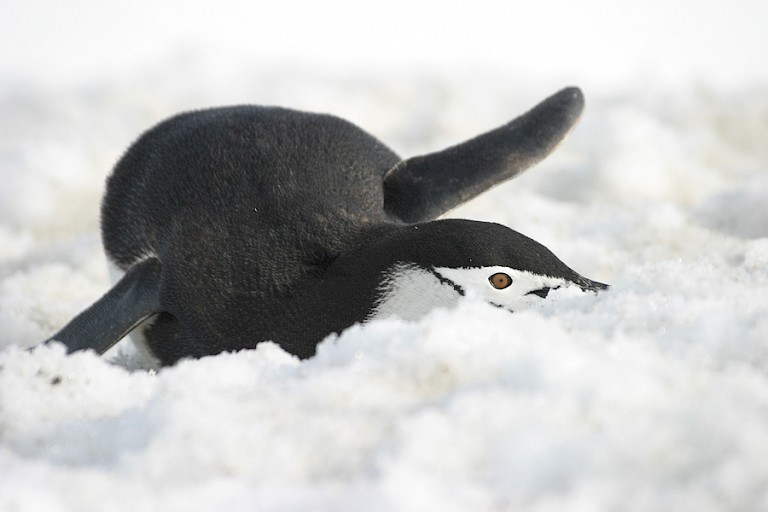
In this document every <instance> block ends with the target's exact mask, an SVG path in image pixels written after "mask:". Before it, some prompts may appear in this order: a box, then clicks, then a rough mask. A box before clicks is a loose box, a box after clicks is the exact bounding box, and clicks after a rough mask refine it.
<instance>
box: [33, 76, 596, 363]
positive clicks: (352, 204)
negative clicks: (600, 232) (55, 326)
mask: <svg viewBox="0 0 768 512" xmlns="http://www.w3.org/2000/svg"><path fill="white" fill-rule="evenodd" d="M583 104H584V100H583V95H582V93H581V91H580V90H579V89H578V88H575V87H570V88H566V89H563V90H561V91H560V92H558V93H556V94H554V95H552V96H550V97H549V98H547V99H545V100H544V101H542V102H541V103H540V104H538V105H537V106H535V107H534V108H533V109H532V110H530V111H529V112H527V113H525V114H523V115H522V116H520V117H518V118H516V119H514V120H513V121H511V122H509V123H507V124H505V125H503V126H501V127H498V128H496V129H494V130H491V131H489V132H487V133H484V134H482V135H479V136H477V137H475V138H473V139H471V140H469V141H466V142H463V143H460V144H458V145H455V146H453V147H450V148H447V149H444V150H442V151H438V152H435V153H431V154H427V155H422V156H416V157H412V158H408V159H405V160H403V159H401V158H400V157H399V156H398V155H397V154H396V153H395V152H393V151H392V150H391V149H389V148H388V147H387V146H386V145H384V144H383V143H382V142H380V141H379V140H378V139H376V138H375V137H373V136H372V135H370V134H368V133H367V132H365V131H364V130H362V129H361V128H359V127H357V126H355V125H354V124H352V123H350V122H348V121H346V120H343V119H341V118H339V117H336V116H332V115H328V114H316V113H307V112H300V111H296V110H291V109H286V108H281V107H265V106H253V105H241V106H232V107H219V108H210V109H206V110H198V111H192V112H186V113H182V114H179V115H176V116H174V117H171V118H170V119H167V120H165V121H162V122H161V123H159V124H158V125H156V126H155V127H153V128H151V129H149V130H148V131H146V132H145V133H144V134H142V135H141V136H140V137H139V138H138V140H136V142H134V143H133V144H132V145H131V146H130V147H129V148H128V150H127V151H126V152H125V154H124V155H123V156H122V158H121V159H120V160H119V161H118V162H117V164H116V165H115V167H114V169H113V171H112V173H111V175H110V176H109V177H108V179H107V183H106V192H105V194H104V198H103V201H102V206H101V235H102V241H103V245H104V249H105V252H106V255H107V258H108V261H109V263H110V265H111V266H112V267H113V268H114V269H115V271H116V275H117V276H118V278H117V280H116V283H115V284H114V286H113V287H112V288H111V289H110V290H109V291H107V293H106V294H105V295H104V296H103V297H102V298H100V299H99V300H97V301H96V302H95V303H94V304H93V305H91V306H90V307H89V308H87V309H86V310H85V311H83V312H82V313H80V314H79V315H78V316H76V317H75V318H74V319H73V320H71V321H70V322H69V323H68V324H67V325H65V326H64V327H63V328H62V329H61V330H60V331H58V332H57V333H56V334H54V335H53V336H52V337H51V338H49V339H48V340H46V341H45V342H44V343H50V342H53V341H58V342H61V343H63V344H64V345H65V346H66V349H67V351H68V352H73V351H77V350H86V349H92V350H94V351H96V352H97V353H99V354H103V353H104V352H106V351H107V350H108V349H109V348H110V347H112V346H113V345H114V344H115V343H117V342H118V341H120V340H121V339H122V338H123V337H125V336H126V335H127V334H129V333H130V334H131V339H132V340H133V342H134V343H135V344H136V346H137V348H138V349H139V352H140V353H141V354H143V355H144V357H145V359H146V360H147V362H149V364H150V366H157V367H159V366H168V365H173V364H175V363H176V362H177V361H179V360H181V359H184V358H195V357H202V356H206V355H213V354H217V353H220V352H224V351H236V350H241V349H247V348H253V347H255V346H256V345H257V344H258V343H260V342H262V341H265V340H270V341H273V342H276V343H277V344H279V345H280V346H281V347H282V348H283V349H284V350H286V351H287V352H289V353H291V354H294V355H296V356H298V357H299V358H302V359H303V358H308V357H311V356H313V355H314V354H315V349H316V346H317V344H318V343H319V342H320V341H322V340H323V339H324V338H325V337H326V336H328V335H329V334H332V333H340V332H341V331H343V330H344V329H346V328H347V327H349V326H351V325H353V324H356V323H364V322H367V321H371V320H373V319H376V318H384V317H387V316H393V315H396V316H400V317H403V318H406V319H416V318H419V317H420V316H423V315H424V314H426V313H427V312H428V311H429V310H431V309H432V308H434V307H437V306H446V307H448V306H451V305H452V304H455V303H456V302H457V301H458V300H460V299H461V297H463V296H467V295H471V296H475V297H479V298H481V299H482V300H485V301H487V302H488V303H490V304H493V305H494V306H497V307H502V308H505V309H508V310H509V311H513V312H514V311H517V310H519V309H521V308H524V307H527V306H530V305H531V304H534V303H537V302H540V301H542V300H545V299H546V297H547V294H548V293H549V291H550V290H552V289H555V288H559V287H563V286H576V287H578V288H580V289H582V290H584V291H593V292H594V291H598V290H602V289H605V288H606V287H607V285H605V284H603V283H599V282H597V281H592V280H590V279H587V278H585V277H583V276H581V275H579V274H578V273H576V272H575V271H574V270H572V269H571V268H569V267H568V266H567V265H565V263H563V262H562V261H560V260H559V259H558V258H557V257H556V256H555V255H554V254H553V253H552V252H551V251H550V250H549V249H547V248H546V247H544V246H543V245H541V244H539V243H538V242H536V241H535V240H533V239H531V238H528V237H526V236H525V235H522V234H520V233H518V232H516V231H514V230H512V229H510V228H508V227H505V226H502V225H499V224H494V223H488V222H479V221H472V220H463V219H437V218H438V217H439V216H441V215H443V214H444V213H446V212H447V211H449V210H451V209H452V208H454V207H456V206H458V205H460V204H462V203H464V202H466V201H468V200H469V199H471V198H473V197H475V196H477V195H478V194H480V193H481V192H483V191H485V190H487V189H489V188H490V187H492V186H495V185H497V184H499V183H501V182H503V181H506V180H508V179H510V178H512V177H514V176H516V175H518V174H519V173H520V172H522V171H524V170H525V169H527V168H529V167H531V166H532V165H533V164H535V163H536V162H538V161H540V160H541V159H542V158H544V157H545V156H546V155H548V154H549V153H550V152H551V151H552V150H554V148H555V147H556V146H557V144H559V143H560V141H561V140H562V139H563V138H564V137H565V136H566V134H567V133H568V132H569V130H570V129H571V127H572V126H573V125H574V123H575V122H576V121H577V120H578V118H579V116H580V114H581V111H582V109H583ZM436 219H437V220H436Z"/></svg>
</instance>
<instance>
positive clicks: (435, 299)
mask: <svg viewBox="0 0 768 512" xmlns="http://www.w3.org/2000/svg"><path fill="white" fill-rule="evenodd" d="M507 276H508V278H507ZM493 282H495V283H496V286H494V284H493ZM571 285H573V283H571V282H570V281H568V280H566V279H560V278H555V277H548V276H543V275H540V274H534V273H532V272H525V271H522V270H515V269H513V268H509V267H502V266H494V267H480V268H445V267H439V268H435V269H434V270H433V271H430V270H427V269H425V268H422V267H419V266H417V265H413V264H400V265H396V266H395V267H394V268H393V269H392V271H391V272H389V274H388V275H387V276H386V278H385V279H384V282H383V283H382V284H381V286H380V287H379V292H380V299H379V301H378V303H377V304H376V307H374V309H373V311H372V312H371V314H370V315H369V316H368V318H366V321H369V320H373V319H377V318H386V317H388V316H397V317H400V318H402V319H404V320H418V319H419V318H421V317H423V316H424V315H426V314H427V313H429V312H430V311H431V310H432V309H434V308H438V307H445V308H447V307H451V306H454V305H455V304H456V303H457V302H458V301H459V299H461V297H462V293H463V294H464V295H466V296H467V297H474V298H476V299H479V300H483V301H485V302H488V303H490V304H493V305H494V306H498V307H503V308H505V309H508V310H510V311H519V310H521V309H525V308H528V307H530V306H532V305H536V304H540V303H541V302H542V301H543V300H544V297H545V296H546V295H547V293H548V292H549V290H551V289H555V288H561V287H565V286H571ZM498 286H503V288H501V289H499V288H497V287H498ZM532 292H537V293H532Z"/></svg>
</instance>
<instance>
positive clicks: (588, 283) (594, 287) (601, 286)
mask: <svg viewBox="0 0 768 512" xmlns="http://www.w3.org/2000/svg"><path fill="white" fill-rule="evenodd" d="M574 282H575V283H576V284H577V285H579V287H580V288H581V289H582V290H584V291H585V292H599V291H600V290H607V289H608V288H610V286H608V285H607V284H605V283H599V282H597V281H592V280H591V279H587V278H586V277H582V276H579V279H577V280H576V281H574Z"/></svg>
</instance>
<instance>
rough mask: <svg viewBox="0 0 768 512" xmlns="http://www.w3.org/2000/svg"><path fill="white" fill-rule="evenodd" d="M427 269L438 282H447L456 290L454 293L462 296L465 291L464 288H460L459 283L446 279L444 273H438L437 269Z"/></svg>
mask: <svg viewBox="0 0 768 512" xmlns="http://www.w3.org/2000/svg"><path fill="white" fill-rule="evenodd" d="M429 271H430V272H431V273H432V275H433V276H435V277H436V278H437V280H438V281H440V284H447V285H448V286H450V287H452V288H453V289H454V290H456V293H458V294H459V295H461V296H462V297H464V296H465V295H466V294H467V293H466V292H465V291H464V288H462V287H461V286H460V285H458V284H456V283H455V282H453V281H452V280H450V279H448V278H447V277H445V276H444V275H442V274H440V272H438V271H437V270H435V269H434V268H430V269H429Z"/></svg>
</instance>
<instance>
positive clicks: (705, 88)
mask: <svg viewBox="0 0 768 512" xmlns="http://www.w3.org/2000/svg"><path fill="white" fill-rule="evenodd" d="M238 58H239V57H237V56H231V57H228V58H227V59H222V58H221V56H215V55H213V56H212V55H210V54H208V55H201V54H197V53H195V54H194V58H192V57H190V55H188V54H170V55H169V56H167V57H166V60H163V58H162V57H158V58H157V60H156V61H155V62H154V63H153V64H152V65H147V66H145V67H141V66H139V67H138V70H137V71H136V72H132V73H130V76H127V77H126V76H120V77H119V78H114V77H111V75H110V74H109V73H108V72H106V71H105V72H104V73H103V74H102V75H98V73H97V76H98V79H97V80H89V81H87V83H79V84H70V85H66V86H54V85H51V84H50V83H47V82H46V81H45V80H34V79H31V78H24V79H19V80H16V79H9V77H8V76H4V75H3V74H2V70H0V85H1V87H0V178H1V182H0V510H2V511H6V510H8V511H16V510H18V511H39V510H51V511H58V510H62V511H64V510H66V511H69V510H71V511H91V510H93V511H97V510H99V511H100V510H115V511H118V510H126V511H127V510H130V511H145V510H146V511H155V510H165V511H218V510H227V511H238V510H243V511H244V510H268V511H273V510H274V511H285V510H296V511H298V510H323V511H326V510H327V511H346V510H349V511H357V510H373V511H400V510H419V511H421V510H441V511H453V510H457V511H463V510H515V511H522V510H525V511H544V510H553V511H591V510H606V511H609V510H628V511H634V510H636V511H659V510H697V511H723V510H741V511H751V510H755V511H757V510H766V509H768V428H766V426H767V425H768V144H766V141H767V140H768V86H766V85H759V83H763V84H768V81H764V82H759V81H753V80H744V81H743V83H739V81H738V80H734V79H733V77H731V80H730V81H729V82H730V83H728V84H727V85H726V84H723V83H719V82H718V81H716V80H715V81H709V82H707V81H706V80H705V81H703V82H699V81H697V80H694V79H690V80H688V81H685V80H683V81H682V82H679V81H678V82H676V84H675V86H674V87H667V86H663V87H662V86H659V87H653V85H652V84H651V86H649V87H646V85H648V84H635V85H626V84H624V85H620V86H616V85H610V84H608V85H606V84H605V83H604V84H603V85H604V86H603V87H595V88H593V89H590V88H589V87H587V85H588V84H587V85H584V84H581V83H576V84H573V85H584V87H585V91H584V92H585V94H586V96H587V106H586V110H585V115H584V118H583V119H582V122H581V123H580V124H579V125H578V126H577V128H576V129H575V131H574V132H573V133H572V135H571V137H570V138H569V139H567V140H566V141H565V143H564V144H563V145H562V146H561V147H560V148H559V149H558V150H557V151H556V153H555V154H553V155H552V157H551V158H549V159H548V160H547V161H545V162H544V163H542V164H541V165H539V166H537V167H536V168H534V169H532V170H531V171H529V172H528V173H527V174H525V175H524V176H522V177H520V178H518V179H516V180H514V181H512V182H509V183H507V184H505V185H503V186H501V187H499V188H497V189H495V190H493V191H492V192H490V193H487V194H485V195H484V196H482V197H481V198H479V199H478V200H476V201H475V202H473V203H471V204H468V205H466V206H464V207H462V208H461V209H460V210H457V211H455V212H452V216H457V217H467V218H474V219H482V220H493V221H496V222H501V223H504V224H507V225H509V226H510V227H513V228H514V229H517V230H519V231H521V232H523V233H525V234H527V235H529V236H531V237H533V238H535V239H537V240H539V241H540V242H542V243H544V244H545V245H547V246H548V247H550V248H551V249H552V250H553V251H554V252H555V254H557V255H558V256H559V257H560V258H561V259H562V260H563V261H565V262H566V263H568V264H569V265H570V266H572V267H573V268H574V269H576V270H577V271H579V272H580V273H582V274H583V275H585V276H588V277H590V278H593V279H596V280H600V281H603V282H608V283H610V284H612V289H611V290H610V291H609V292H606V293H602V294H600V295H598V296H593V295H583V296H570V295H569V296H567V295H557V294H554V296H553V297H550V300H547V301H546V302H545V304H544V306H543V307H542V308H540V309H537V310H529V311H526V312H523V313H518V314H515V315H510V314H507V313H505V312H503V311H499V310H497V309H495V308H493V307H491V306H487V305H484V304H479V303H472V302H466V303H463V304H462V305H461V306H460V307H459V308H458V309H457V310H454V311H441V310H438V311H435V312H433V313H432V314H431V315H430V316H428V317H427V318H425V319H424V320H423V321H421V322H418V323H404V322H399V321H395V320H389V321H381V322H374V323H372V324H369V325H366V326H364V327H359V326H358V327H353V328H351V329H349V330H348V331H347V332H345V333H343V334H342V335H341V336H339V337H334V338H332V339H328V340H326V341H325V342H323V344H322V345H321V346H320V348H319V353H318V355H317V356H316V357H315V358H313V359H311V360H308V361H305V362H299V361H297V360H295V359H294V358H292V357H290V356H289V355H287V354H286V353H284V352H283V351H281V349H280V348H279V347H277V346H275V345H272V344H268V343H265V344H262V346H261V347H260V348H259V349H257V350H255V351H248V352H242V353H237V354H224V355H220V356H217V357H210V358H205V359H201V360H196V361H184V362H182V363H180V364H178V365H177V366H175V367H173V368H169V369H165V370H163V371H160V372H159V373H157V374H148V373H146V372H141V371H133V372H132V371H129V370H128V369H126V368H125V367H124V366H125V365H126V364H128V363H129V362H128V361H126V360H125V359H119V360H118V364H111V363H110V362H108V361H107V360H104V359H99V358H97V357H95V356H94V355H93V354H90V353H80V354H75V355H72V356H69V357H67V356H64V355H63V352H62V350H61V348H60V347H56V346H54V347H48V348H42V349H38V350H36V351H35V352H33V353H29V352H25V351H23V350H21V349H20V347H27V346H30V345H32V344H34V343H35V342H37V341H39V340H41V339H44V338H45V337H46V336H48V335H50V334H51V333H52V332H54V331H55V330H56V329H58V328H59V327H61V325H63V324H64V323H65V322H66V321H67V320H68V319H69V318H71V317H72V316H73V315H74V314H75V313H77V312H78V311H80V310H81V309H82V308H83V307H85V306H87V305H88V304H89V303H90V302H91V301H93V300H94V299H95V298H97V297H99V296H100V295H101V294H102V293H103V292H104V291H105V290H106V289H107V288H108V286H109V279H108V276H107V270H106V265H105V261H104V257H103V255H102V253H101V247H100V241H99V236H98V208H99V201H100V197H101V193H102V187H103V180H104V178H105V176H106V174H107V172H108V171H109V168H110V166H111V165H112V164H113V163H114V161H115V160H116V159H117V158H118V157H119V156H120V154H121V152H122V151H123V150H124V149H125V147H126V146H127V145H128V144H129V143H130V142H131V141H132V140H133V139H134V138H135V137H136V136H137V135H138V134H139V133H140V132H141V131H142V130H144V129H146V128H147V127H149V126H151V125H152V124H153V123H155V122H157V121H159V120H161V119H162V118H164V117H166V116H168V115H171V114H173V113H175V112H177V111H179V110H184V109H189V108H197V107H201V106H210V105H217V104H232V103H242V102H249V103H266V104H279V105H285V106H290V107H293V108H300V109H309V110H315V111H327V112H332V113H335V114H338V115H341V116H343V117H346V118H348V119H350V120H352V121H353V122H355V123H357V124H358V125H360V126H362V127H364V128H365V129H367V130H369V131H370V132H372V133H373V134H375V135H376V136H378V137H379V138H380V139H382V140H383V141H385V142H386V143H388V144H390V145H391V146H392V147H393V148H394V149H395V150H396V151H398V152H399V153H400V154H401V155H403V156H409V155H413V154H417V153H420V152H426V151H431V150H434V149H438V148H441V147H445V146H447V145H449V144H452V143H455V142H459V141H461V140H464V139H466V138H468V137H470V136H472V135H474V134H477V133H479V132H481V131H483V130H486V129H489V128H491V127H494V126H496V125H499V124H501V123H503V122H506V121H507V120H509V119H511V118H512V117H514V116H516V115H518V114H520V113H522V112H523V111H525V110H526V109H527V108H529V107H531V106H532V105H533V104H535V103H536V102H538V101H539V100H541V99H543V98H544V97H546V96H548V95H549V94H551V93H552V92H554V91H555V90H557V89H558V88H559V87H561V86H565V85H572V84H570V83H565V82H557V81H553V80H552V79H551V77H545V78H537V79H534V78H530V77H526V74H525V73H521V74H515V73H509V72H505V73H499V74H494V72H493V70H487V71H486V72H477V71H475V72H471V73H470V72H462V71H461V69H458V70H452V71H446V70H444V69H443V70H434V71H431V70H429V69H421V70H419V71H414V70H410V71H405V70H404V71H402V72H400V73H394V74H393V73H385V72H383V71H381V72H377V71H375V70H372V69H367V70H366V71H354V70H346V71H340V70H338V69H337V70H333V71H327V72H323V71H321V70H319V69H317V68H311V67H307V68H301V67H296V66H281V65H276V64H272V65H270V66H262V67H258V68H256V67H248V66H247V65H246V64H245V62H244V61H240V60H237V59H238ZM52 60H55V59H52ZM158 63H159V64H158ZM530 69H531V70H533V67H531V68H530ZM484 73H485V74H484ZM766 76H767V77H768V74H766ZM754 84H758V85H754ZM121 364H122V366H121Z"/></svg>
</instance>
